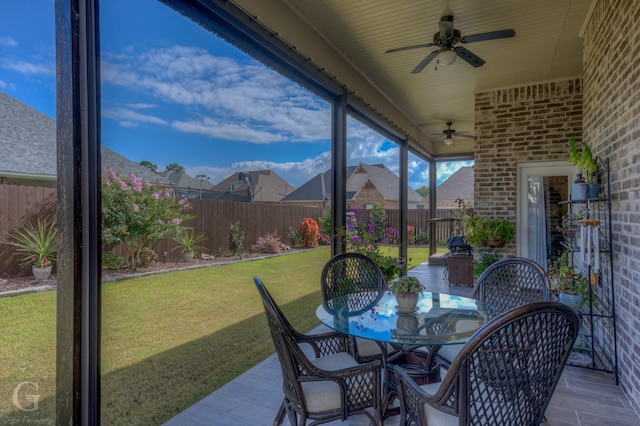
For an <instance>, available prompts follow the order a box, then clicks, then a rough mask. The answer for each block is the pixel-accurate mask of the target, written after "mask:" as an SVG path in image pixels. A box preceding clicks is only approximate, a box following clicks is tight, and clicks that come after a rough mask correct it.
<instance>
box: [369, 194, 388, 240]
mask: <svg viewBox="0 0 640 426" xmlns="http://www.w3.org/2000/svg"><path fill="white" fill-rule="evenodd" d="M369 220H370V223H374V224H375V227H374V228H373V237H374V241H381V240H382V239H383V238H384V237H385V230H386V228H387V212H386V210H385V209H384V207H383V206H382V204H381V203H379V202H376V203H374V204H373V208H372V209H371V211H370V212H369Z"/></svg>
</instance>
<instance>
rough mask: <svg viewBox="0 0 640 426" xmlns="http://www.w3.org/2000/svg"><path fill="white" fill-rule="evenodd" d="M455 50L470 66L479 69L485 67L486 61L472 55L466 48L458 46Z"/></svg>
mask: <svg viewBox="0 0 640 426" xmlns="http://www.w3.org/2000/svg"><path fill="white" fill-rule="evenodd" d="M454 49H455V51H456V54H457V55H458V56H459V57H461V58H462V59H464V60H465V61H467V62H468V63H469V64H470V65H473V66H474V67H476V68H477V67H481V66H482V65H484V60H483V59H481V58H480V57H479V56H477V55H476V54H475V53H471V52H470V51H468V50H467V49H465V48H464V47H461V46H456V47H454Z"/></svg>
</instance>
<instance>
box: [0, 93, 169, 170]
mask: <svg viewBox="0 0 640 426" xmlns="http://www.w3.org/2000/svg"><path fill="white" fill-rule="evenodd" d="M0 149H1V150H2V155H0V176H10V177H14V178H30V179H32V178H37V179H42V180H56V178H57V174H58V166H57V163H56V158H57V146H56V122H55V120H54V119H52V118H51V117H48V116H47V115H45V114H43V113H41V112H40V111H37V110H36V109H34V108H32V107H30V106H29V105H27V104H25V103H23V102H20V101H19V100H17V99H15V98H13V97H11V96H9V95H7V94H6V93H3V92H0ZM100 153H101V156H102V164H103V166H105V167H106V166H108V167H111V168H112V169H114V170H115V171H116V172H118V173H120V174H124V175H130V174H132V173H133V174H135V175H136V176H138V177H141V178H143V179H145V180H148V181H151V182H153V181H160V182H166V180H165V179H163V178H162V177H161V176H159V175H158V174H156V173H153V172H152V171H151V170H149V169H147V168H146V167H143V166H141V165H139V164H138V163H136V162H134V161H131V160H129V159H127V158H125V157H123V156H122V155H120V154H118V153H117V152H115V151H112V150H111V149H109V148H107V147H106V146H104V145H103V146H101V149H100Z"/></svg>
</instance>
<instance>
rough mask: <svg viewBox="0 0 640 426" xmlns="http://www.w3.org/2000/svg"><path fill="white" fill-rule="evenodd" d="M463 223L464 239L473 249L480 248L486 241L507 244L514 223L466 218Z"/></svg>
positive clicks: (477, 217)
mask: <svg viewBox="0 0 640 426" xmlns="http://www.w3.org/2000/svg"><path fill="white" fill-rule="evenodd" d="M463 223H464V234H465V235H464V237H465V239H466V240H467V242H468V243H469V244H471V245H472V246H474V247H482V246H484V245H485V244H486V242H487V241H501V242H504V243H508V242H509V241H511V240H512V239H513V234H514V231H515V223H514V222H511V221H509V220H506V219H490V218H481V217H480V216H468V217H467V218H466V219H465V220H464V222H463Z"/></svg>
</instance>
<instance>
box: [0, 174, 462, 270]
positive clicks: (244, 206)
mask: <svg viewBox="0 0 640 426" xmlns="http://www.w3.org/2000/svg"><path fill="white" fill-rule="evenodd" d="M189 202H190V204H191V205H192V209H191V211H190V214H192V215H194V216H195V218H194V219H193V220H191V221H189V222H188V223H186V225H189V226H193V227H194V230H195V232H196V233H198V232H202V233H203V234H204V235H205V236H206V240H205V241H203V242H202V243H201V246H202V247H203V251H204V252H205V253H208V254H214V255H218V254H226V253H227V252H228V251H229V228H230V226H231V224H232V223H235V222H239V223H240V229H241V231H242V232H243V233H244V239H243V249H244V250H245V251H248V250H249V248H250V246H251V245H253V244H255V242H256V240H257V239H258V237H262V236H264V235H265V234H267V233H271V234H277V235H278V236H280V237H281V241H282V242H283V243H284V244H291V242H290V240H289V235H288V234H289V228H290V227H293V228H295V229H297V227H298V225H299V224H300V223H301V222H302V219H304V218H305V217H311V218H314V219H316V220H317V219H318V218H319V217H320V215H321V214H322V208H320V207H303V206H291V205H280V204H260V203H253V204H251V203H239V202H231V201H214V200H189ZM386 212H387V223H388V226H390V227H393V228H396V229H397V228H398V224H399V210H398V209H387V210H386ZM452 215H453V211H452V210H438V211H437V212H436V217H451V216H452ZM357 216H358V220H360V221H365V222H368V220H369V210H360V211H358V212H357ZM55 217H56V189H55V188H37V187H29V186H13V185H0V278H9V277H16V276H30V275H31V271H26V270H23V269H22V268H21V267H20V265H19V261H18V257H17V256H15V254H14V251H15V250H14V248H13V247H12V246H10V245H8V244H6V243H5V242H4V241H5V240H6V239H7V237H8V236H9V235H10V234H11V233H13V232H15V231H16V230H18V229H20V227H21V226H22V225H23V224H24V223H26V222H33V223H35V221H36V220H37V219H38V218H40V219H45V220H53V219H54V218H55ZM430 219H432V217H431V216H430V215H429V210H424V209H421V210H408V212H407V223H408V225H409V226H410V229H412V231H411V232H410V234H409V238H410V240H409V243H410V244H426V243H428V241H429V239H430V238H429V236H428V233H429V220H430ZM453 229H455V228H454V227H451V226H450V224H449V222H437V226H436V235H435V238H436V240H437V241H440V240H443V239H446V238H448V237H449V236H451V235H452V230H453ZM421 234H422V236H423V237H425V236H426V239H425V238H423V239H420V238H419V236H420V235H421ZM176 247H177V245H176V243H175V242H173V241H166V240H163V241H159V242H158V243H157V244H156V246H155V247H152V249H153V250H154V251H155V252H156V253H157V254H158V257H159V260H160V261H162V260H163V253H166V260H168V261H172V260H176V259H178V258H179V253H178V251H177V250H175V249H176ZM115 252H116V253H118V254H122V255H124V254H125V252H124V250H122V248H121V247H118V248H116V250H115ZM54 271H55V264H54Z"/></svg>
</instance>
